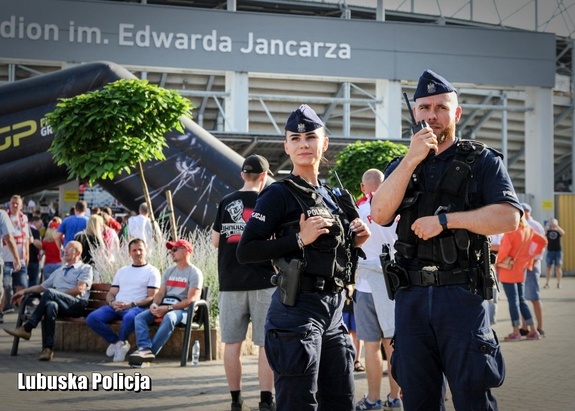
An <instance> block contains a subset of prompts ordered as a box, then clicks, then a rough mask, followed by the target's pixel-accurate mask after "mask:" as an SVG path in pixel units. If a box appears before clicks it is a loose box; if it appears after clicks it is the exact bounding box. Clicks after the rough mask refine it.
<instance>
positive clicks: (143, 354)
mask: <svg viewBox="0 0 575 411" xmlns="http://www.w3.org/2000/svg"><path fill="white" fill-rule="evenodd" d="M154 358H156V356H155V355H154V353H153V352H152V350H150V349H149V348H139V349H138V350H136V351H134V352H133V353H132V354H130V357H129V358H128V362H129V363H130V365H142V363H145V362H147V363H150V362H152V361H154Z"/></svg>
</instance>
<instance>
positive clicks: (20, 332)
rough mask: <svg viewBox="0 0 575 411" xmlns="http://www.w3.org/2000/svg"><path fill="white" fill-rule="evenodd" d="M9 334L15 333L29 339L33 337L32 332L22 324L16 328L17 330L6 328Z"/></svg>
mask: <svg viewBox="0 0 575 411" xmlns="http://www.w3.org/2000/svg"><path fill="white" fill-rule="evenodd" d="M4 331H6V332H7V333H8V334H10V335H13V336H14V337H18V338H24V339H25V340H29V339H30V337H32V332H28V331H26V330H25V329H24V326H23V325H21V326H20V327H18V328H16V329H15V330H9V329H7V328H4Z"/></svg>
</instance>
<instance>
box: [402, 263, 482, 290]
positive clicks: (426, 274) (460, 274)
mask: <svg viewBox="0 0 575 411" xmlns="http://www.w3.org/2000/svg"><path fill="white" fill-rule="evenodd" d="M470 273H472V274H473V275H475V270H474V269H466V270H453V271H441V270H439V269H438V267H436V266H426V267H423V268H422V269H421V270H416V271H413V270H408V271H407V275H408V276H409V282H410V283H411V285H416V286H421V287H428V286H430V285H438V286H441V285H456V284H469V283H470Z"/></svg>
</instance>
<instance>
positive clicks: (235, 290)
mask: <svg viewBox="0 0 575 411" xmlns="http://www.w3.org/2000/svg"><path fill="white" fill-rule="evenodd" d="M268 172H270V171H269V164H268V162H267V160H266V159H265V158H264V157H262V156H259V155H251V156H249V157H248V158H246V160H245V161H244V163H243V165H242V173H241V176H242V179H243V180H244V185H243V187H242V188H241V189H240V190H239V191H236V192H233V193H231V194H229V195H227V196H225V197H224V198H223V199H222V201H221V202H220V204H219V206H218V213H217V216H216V220H215V222H214V226H213V232H212V243H213V245H214V247H216V248H218V278H219V284H220V292H219V302H218V304H219V305H218V308H219V314H220V329H221V338H222V342H223V343H224V344H225V348H224V368H225V371H226V377H227V380H228V386H229V389H230V393H231V396H232V404H231V409H232V411H236V410H237V411H247V410H249V409H250V408H249V407H248V406H247V405H246V404H244V402H243V399H242V396H241V387H242V381H241V379H242V375H241V358H240V356H241V348H242V342H243V341H244V340H245V339H246V332H247V329H248V324H249V323H250V319H251V323H252V341H253V343H254V344H255V345H257V346H258V347H259V366H258V370H259V375H258V377H259V383H260V390H261V393H260V397H261V398H260V403H259V409H260V410H275V403H274V402H273V396H272V388H273V372H272V370H271V368H270V367H269V365H268V361H267V358H266V355H265V351H264V334H265V333H264V325H265V319H266V314H267V311H268V307H269V304H270V301H271V295H272V293H273V292H274V290H275V287H273V286H272V284H271V281H270V280H271V277H272V275H274V274H275V272H274V269H273V267H272V265H271V262H268V263H266V264H240V263H239V262H238V260H237V258H236V248H237V246H238V243H239V241H240V238H241V236H242V233H243V232H244V228H245V225H246V222H247V221H248V220H249V218H250V216H251V215H252V211H253V209H254V207H255V204H256V199H257V197H258V194H259V193H260V191H261V190H262V189H263V188H264V186H265V184H266V178H267V173H268ZM270 174H271V172H270Z"/></svg>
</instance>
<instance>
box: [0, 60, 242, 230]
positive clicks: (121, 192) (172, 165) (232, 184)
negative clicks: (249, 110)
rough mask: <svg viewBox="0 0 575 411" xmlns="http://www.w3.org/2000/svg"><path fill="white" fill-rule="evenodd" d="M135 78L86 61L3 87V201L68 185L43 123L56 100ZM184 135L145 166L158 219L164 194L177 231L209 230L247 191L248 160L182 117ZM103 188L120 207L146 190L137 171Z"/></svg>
mask: <svg viewBox="0 0 575 411" xmlns="http://www.w3.org/2000/svg"><path fill="white" fill-rule="evenodd" d="M122 78H126V79H130V78H136V77H135V76H134V75H133V74H131V73H130V72H129V71H128V70H126V69H125V68H123V67H121V66H119V65H117V64H114V63H111V62H94V63H87V64H83V65H79V66H75V67H71V68H68V69H63V70H60V71H57V72H54V73H50V74H45V75H41V76H38V77H34V78H31V79H28V80H22V81H18V82H14V83H10V84H6V85H4V86H0V201H5V200H8V198H9V196H10V195H11V194H13V193H20V194H22V195H26V194H31V193H35V192H38V191H41V190H43V189H46V188H50V187H54V186H56V185H59V184H62V183H64V182H66V181H68V180H69V179H68V174H67V171H66V169H65V168H64V167H58V166H56V165H55V164H54V162H53V160H52V155H51V154H50V153H48V152H47V150H48V148H49V147H50V144H51V142H52V139H53V135H52V133H51V130H50V128H49V127H47V124H46V122H45V120H44V116H45V114H46V113H48V112H50V111H52V110H53V109H54V107H55V106H56V104H57V102H58V99H59V98H62V97H72V96H75V95H78V94H82V93H85V92H88V91H90V90H96V89H98V88H101V87H102V86H104V85H105V84H107V83H110V82H113V81H116V80H118V79H122ZM182 123H183V124H184V127H185V134H183V135H182V134H181V133H179V132H175V131H172V132H170V133H168V134H167V135H166V139H167V143H168V147H167V148H166V149H165V150H164V154H165V156H166V160H165V161H155V162H154V161H150V162H147V163H145V164H144V175H145V177H146V182H147V184H148V188H149V190H150V194H151V196H152V205H153V207H154V211H155V214H156V215H160V214H163V213H164V212H165V211H166V209H167V203H166V198H165V196H166V194H165V193H166V191H167V190H170V191H171V193H172V201H173V205H174V210H175V213H176V219H177V221H178V223H179V226H181V227H184V228H186V229H188V230H192V229H194V228H196V227H202V228H205V227H209V226H210V225H211V224H212V222H213V220H214V217H215V212H216V206H217V203H218V202H219V201H220V199H221V198H222V197H223V196H224V195H226V194H228V193H230V192H231V191H233V190H237V189H239V188H240V187H241V186H242V180H241V177H240V171H241V164H242V162H243V157H242V156H240V155H239V154H237V153H236V152H234V151H233V150H232V149H230V148H229V147H228V146H226V145H225V144H224V143H222V142H221V141H219V140H218V139H217V138H216V137H214V136H213V135H211V134H210V133H208V132H207V131H206V130H204V129H203V128H201V127H200V126H198V124H196V123H195V122H194V121H192V120H190V119H187V118H183V119H182ZM98 183H99V184H100V185H101V186H102V187H103V188H104V189H106V190H107V191H108V192H109V193H110V194H111V195H113V196H114V197H115V198H117V199H118V200H119V201H120V202H121V203H122V204H124V205H125V206H126V207H128V208H130V209H137V208H138V205H139V204H140V203H141V202H143V201H144V200H143V190H142V187H141V184H140V181H139V178H138V176H137V175H135V174H131V175H120V176H118V177H117V178H116V179H114V180H112V181H110V180H100V181H98Z"/></svg>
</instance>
